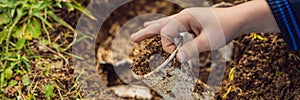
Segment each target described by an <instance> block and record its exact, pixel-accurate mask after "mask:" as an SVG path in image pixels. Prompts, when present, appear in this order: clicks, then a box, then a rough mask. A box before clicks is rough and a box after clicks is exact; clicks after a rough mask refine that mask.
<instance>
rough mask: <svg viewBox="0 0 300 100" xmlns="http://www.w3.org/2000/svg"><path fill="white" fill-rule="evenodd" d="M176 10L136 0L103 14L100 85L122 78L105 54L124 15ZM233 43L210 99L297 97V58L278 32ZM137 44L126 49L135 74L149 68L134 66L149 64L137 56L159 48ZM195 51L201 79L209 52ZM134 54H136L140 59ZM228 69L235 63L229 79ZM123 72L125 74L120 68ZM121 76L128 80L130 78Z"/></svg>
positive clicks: (206, 71)
mask: <svg viewBox="0 0 300 100" xmlns="http://www.w3.org/2000/svg"><path fill="white" fill-rule="evenodd" d="M221 1H222V0H218V1H217V0H211V2H210V3H211V4H215V3H219V2H221ZM225 1H226V0H225ZM227 2H231V3H234V4H239V3H242V2H245V1H242V0H228V1H227ZM125 9H126V10H125ZM180 10H181V8H180V7H178V6H175V5H172V4H171V3H169V2H166V1H156V0H150V1H144V0H137V1H133V2H131V3H128V4H126V5H124V6H122V7H120V8H119V9H117V10H115V12H114V13H112V14H111V15H110V16H109V17H108V18H107V19H106V21H105V23H104V25H103V27H102V28H101V30H100V32H99V36H98V42H97V46H98V48H97V60H98V62H99V63H100V62H107V63H105V64H104V63H101V64H99V74H100V76H101V77H102V78H103V81H104V82H105V85H106V86H116V85H121V84H126V83H125V82H123V81H124V80H121V78H122V77H118V75H116V72H115V71H114V69H113V65H112V64H110V63H112V62H113V59H112V55H111V45H112V40H113V38H115V36H116V34H117V33H118V31H119V30H120V27H121V26H122V25H123V24H124V23H125V22H126V21H127V20H129V19H130V18H132V17H134V16H137V15H141V14H145V13H149V12H152V13H153V12H157V13H163V14H166V15H170V14H173V13H176V12H179V11H180ZM121 34H122V33H121ZM257 35H259V36H261V37H262V38H263V39H258V38H256V37H257ZM151 43H152V42H151ZM151 43H150V44H148V45H151V46H157V45H159V43H157V44H156V43H155V42H153V44H151ZM141 44H143V43H141ZM234 44H235V49H234V55H233V57H232V59H233V60H232V61H230V62H227V67H226V71H225V72H226V73H225V77H224V79H223V81H222V83H221V85H220V87H219V91H218V93H217V96H216V99H221V98H227V99H263V98H264V99H299V98H300V97H299V96H300V93H299V92H300V90H299V86H300V84H299V83H300V79H299V75H300V73H299V72H300V71H299V69H300V64H299V61H300V59H299V56H298V55H297V54H296V52H293V51H288V50H287V49H286V45H285V43H284V40H283V39H282V38H281V36H280V35H279V34H274V33H272V34H269V33H259V34H256V35H254V34H248V35H243V36H240V37H239V38H238V39H236V40H235V41H234ZM133 47H135V46H133ZM140 48H142V49H144V50H145V52H144V53H141V54H135V53H132V55H133V56H135V57H136V58H135V60H133V66H131V67H132V70H133V71H134V72H137V74H145V73H147V72H149V70H150V68H149V67H145V68H144V69H141V67H139V68H137V66H135V65H142V66H144V65H148V64H149V63H147V62H149V61H143V58H149V57H150V54H148V52H150V53H151V52H152V53H153V52H155V53H159V54H163V53H162V52H161V48H156V50H155V49H153V48H152V49H149V48H143V47H135V49H137V50H138V49H140ZM120 49H122V48H120ZM151 50H153V51H151ZM141 55H146V56H141ZM199 55H200V66H201V69H200V70H199V79H201V80H202V81H204V82H206V81H207V78H208V75H209V72H210V66H211V65H212V63H211V60H210V58H211V55H210V52H204V53H201V54H199ZM139 57H142V59H140V58H139ZM148 60H149V59H148ZM232 68H235V72H234V73H233V75H234V78H233V80H229V79H228V77H227V76H228V74H229V72H230V71H231V69H232ZM123 76H124V77H125V76H126V71H125V72H124V75H123ZM127 80H129V81H131V80H133V79H127ZM125 81H126V80H125ZM229 87H231V89H229ZM226 92H228V93H226ZM153 94H154V93H153ZM224 94H227V96H224ZM155 96H156V97H155V98H154V99H158V98H160V97H159V96H157V94H155ZM114 98H117V97H114Z"/></svg>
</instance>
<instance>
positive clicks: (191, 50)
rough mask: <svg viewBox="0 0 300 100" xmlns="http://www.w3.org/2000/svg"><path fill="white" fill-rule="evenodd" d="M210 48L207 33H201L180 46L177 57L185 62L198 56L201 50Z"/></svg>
mask: <svg viewBox="0 0 300 100" xmlns="http://www.w3.org/2000/svg"><path fill="white" fill-rule="evenodd" d="M209 48H210V46H209V41H208V40H207V37H206V35H205V34H200V35H199V36H197V37H196V38H194V39H193V40H191V41H189V42H187V43H185V44H184V45H183V46H182V47H180V48H179V50H178V53H177V55H176V58H177V60H178V61H179V62H181V63H183V62H186V61H188V60H189V59H191V58H192V57H193V56H197V55H198V54H199V52H203V51H207V50H210V49H209Z"/></svg>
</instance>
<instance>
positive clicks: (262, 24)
mask: <svg viewBox="0 0 300 100" xmlns="http://www.w3.org/2000/svg"><path fill="white" fill-rule="evenodd" d="M229 9H231V11H233V12H235V13H236V16H239V17H240V18H241V21H240V24H241V26H242V27H241V29H239V31H240V32H241V33H250V32H280V30H279V28H278V26H277V23H276V20H275V18H274V16H273V14H272V11H271V9H270V7H269V5H268V3H267V2H266V1H265V0H254V1H250V2H247V3H244V4H240V5H237V6H234V7H232V8H229Z"/></svg>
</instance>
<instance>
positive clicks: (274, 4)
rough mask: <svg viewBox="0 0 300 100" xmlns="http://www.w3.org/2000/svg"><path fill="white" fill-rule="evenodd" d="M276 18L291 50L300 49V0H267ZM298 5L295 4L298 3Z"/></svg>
mask: <svg viewBox="0 0 300 100" xmlns="http://www.w3.org/2000/svg"><path fill="white" fill-rule="evenodd" d="M267 2H268V4H269V6H270V8H271V10H272V13H273V15H274V17H275V19H276V22H277V24H278V27H279V28H280V31H281V33H282V36H283V38H284V40H285V42H286V43H287V46H288V48H289V49H290V50H299V49H300V27H299V24H300V23H299V19H300V16H299V12H295V9H297V7H298V8H299V3H300V2H299V1H296V0H267ZM297 3H298V5H295V4H297Z"/></svg>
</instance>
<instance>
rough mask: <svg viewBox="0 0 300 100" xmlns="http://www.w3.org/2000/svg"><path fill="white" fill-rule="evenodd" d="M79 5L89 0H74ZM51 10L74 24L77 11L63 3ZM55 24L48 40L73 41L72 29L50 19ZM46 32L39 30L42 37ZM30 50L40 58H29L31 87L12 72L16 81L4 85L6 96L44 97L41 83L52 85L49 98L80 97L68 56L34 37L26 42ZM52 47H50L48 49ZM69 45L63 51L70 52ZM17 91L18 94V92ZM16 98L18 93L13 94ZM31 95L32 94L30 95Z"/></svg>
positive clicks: (66, 43) (20, 76) (67, 42)
mask: <svg viewBox="0 0 300 100" xmlns="http://www.w3.org/2000/svg"><path fill="white" fill-rule="evenodd" d="M78 2H80V3H81V4H82V5H83V6H87V4H88V3H89V2H90V0H81V1H78ZM54 8H55V9H56V10H55V13H56V14H57V15H58V16H59V17H60V18H62V19H63V20H65V21H66V22H67V23H68V24H70V25H71V26H72V27H73V28H75V26H76V24H77V20H78V19H79V17H80V16H81V12H80V11H77V10H74V11H68V10H67V8H66V7H65V6H63V8H62V9H60V8H56V7H54ZM51 23H53V26H54V28H55V31H50V32H49V33H50V38H51V41H52V42H55V43H57V44H58V45H60V46H61V47H67V45H69V44H70V43H71V42H72V41H73V38H74V37H73V35H74V33H73V32H72V31H71V30H69V29H67V28H65V27H63V26H61V25H59V24H56V23H55V22H54V21H51ZM46 37H47V35H46V33H45V32H43V38H45V39H46ZM30 47H31V50H32V52H34V53H35V55H38V56H41V58H29V61H30V65H31V66H32V67H31V70H30V71H29V72H28V76H29V78H30V80H31V89H30V88H29V87H28V86H23V85H21V84H20V83H21V82H22V75H15V76H14V79H15V80H17V81H18V83H19V84H18V85H16V86H13V87H11V86H8V87H5V88H4V91H3V92H4V95H5V96H7V97H10V98H16V96H21V98H27V99H29V98H30V97H29V95H27V93H28V94H31V96H35V98H36V99H46V95H45V86H46V85H48V84H49V85H52V86H53V87H54V91H53V94H54V97H53V98H52V99H75V98H83V97H84V96H83V95H82V92H81V91H80V86H79V85H75V84H76V77H77V76H76V74H75V73H74V66H73V65H72V57H71V56H69V55H64V54H62V56H64V57H65V58H62V57H61V56H59V55H58V54H57V53H55V52H52V51H53V50H54V48H45V47H43V46H41V44H40V43H39V41H38V40H33V41H32V43H31V44H30ZM50 49H51V50H52V51H51V50H50ZM71 51H72V49H68V50H67V52H69V53H70V52H71ZM46 71H49V75H45V72H46ZM18 91H20V94H18ZM17 98H19V97H17ZM31 99H32V98H31Z"/></svg>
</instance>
